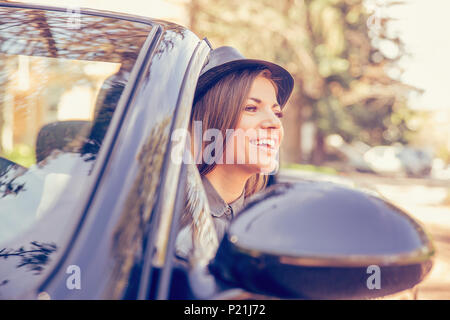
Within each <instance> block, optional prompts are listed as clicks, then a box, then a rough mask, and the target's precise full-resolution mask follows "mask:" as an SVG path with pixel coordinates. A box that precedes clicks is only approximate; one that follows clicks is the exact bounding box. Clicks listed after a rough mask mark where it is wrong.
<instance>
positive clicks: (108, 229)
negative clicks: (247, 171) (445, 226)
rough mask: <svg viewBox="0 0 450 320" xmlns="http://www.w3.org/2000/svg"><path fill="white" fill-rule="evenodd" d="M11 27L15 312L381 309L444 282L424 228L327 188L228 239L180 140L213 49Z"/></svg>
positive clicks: (4, 294) (57, 20)
mask: <svg viewBox="0 0 450 320" xmlns="http://www.w3.org/2000/svg"><path fill="white" fill-rule="evenodd" d="M0 22H1V27H0V81H1V85H0V133H1V144H0V156H1V157H0V298H1V299H265V298H300V299H323V298H330V299H347V298H372V297H379V296H385V295H389V294H392V293H395V292H399V291H402V290H406V289H410V288H412V287H414V286H415V285H416V284H417V283H419V282H420V281H422V279H423V278H424V276H425V275H426V274H428V273H429V271H430V269H431V266H432V257H433V253H434V249H433V246H432V244H431V242H430V240H429V239H428V237H427V235H426V233H425V232H424V231H423V230H422V228H421V227H420V226H419V225H418V224H417V223H416V222H415V221H414V220H412V219H411V218H410V217H409V216H408V215H407V214H405V213H404V212H402V211H401V210H399V209H397V208H396V207H394V206H392V205H391V204H389V203H387V202H385V201H384V200H382V199H379V198H377V197H375V196H373V195H371V194H369V193H365V192H362V191H358V190H354V189H349V188H345V187H341V186H338V185H334V184H331V183H325V182H313V181H302V182H298V183H275V184H274V185H272V186H271V187H269V188H268V189H267V190H266V191H264V192H262V193H260V194H258V195H257V196H256V197H255V198H254V199H253V200H252V201H251V202H250V203H249V204H248V206H247V207H246V208H245V209H244V210H243V211H242V213H240V215H239V216H238V218H237V219H235V221H233V223H232V224H231V227H230V229H229V230H228V232H227V234H226V235H225V237H224V239H223V240H222V241H219V239H218V238H217V235H216V233H215V229H214V224H213V222H212V217H211V216H210V215H209V213H208V212H209V211H208V203H207V198H206V196H205V194H204V190H203V187H202V184H201V181H200V178H199V174H198V171H197V169H196V167H195V164H193V163H190V162H189V161H181V159H182V158H183V156H184V153H183V152H184V150H185V149H186V148H185V143H186V136H185V135H183V134H175V133H176V132H177V133H180V132H184V131H185V129H186V128H187V126H188V122H189V115H190V112H191V108H192V101H193V96H194V91H195V88H196V83H197V78H198V76H199V74H200V71H201V69H202V67H203V65H204V64H205V63H206V61H207V59H208V54H209V52H210V51H211V50H212V49H211V45H210V44H209V43H208V41H207V40H206V39H205V40H200V39H199V38H198V37H197V36H196V35H195V34H193V33H192V32H191V31H189V30H187V29H186V28H184V27H181V26H179V25H176V24H173V23H169V22H164V21H159V20H152V19H149V18H143V17H137V16H130V15H122V14H117V13H110V12H101V11H89V10H81V11H80V12H78V11H74V10H66V9H65V8H51V7H43V6H35V5H25V4H18V3H15V4H11V3H1V4H0ZM184 160H186V159H184Z"/></svg>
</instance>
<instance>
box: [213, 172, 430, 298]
mask: <svg viewBox="0 0 450 320" xmlns="http://www.w3.org/2000/svg"><path fill="white" fill-rule="evenodd" d="M433 255H434V247H433V245H432V243H431V241H430V239H429V238H428V236H427V235H426V233H425V232H424V230H423V229H422V228H421V226H420V225H419V224H418V223H417V222H415V221H414V220H413V219H412V218H411V217H410V216H408V215H407V214H406V213H405V212H403V211H402V210H400V209H399V208H396V207H395V206H393V205H391V204H389V203H388V202H386V201H385V200H382V199H380V198H378V197H376V196H374V195H371V194H369V193H366V192H362V191H358V190H355V189H350V188H347V187H344V186H341V185H337V184H333V183H329V182H312V181H304V182H298V183H294V184H280V185H274V186H272V187H271V188H269V189H267V190H266V191H265V192H263V193H262V194H260V195H258V196H257V197H256V198H255V199H254V200H253V201H251V202H250V203H249V205H248V206H247V207H246V208H245V209H244V210H243V211H242V212H241V213H240V214H239V215H238V216H237V218H236V219H235V220H234V221H233V222H232V223H231V226H230V228H229V230H228V232H227V234H226V235H225V237H224V239H223V240H222V242H221V244H220V246H219V249H218V251H217V254H216V257H215V258H214V259H213V261H212V262H211V264H210V270H211V271H212V272H213V273H214V274H215V275H216V277H219V278H221V279H222V280H225V281H227V282H229V283H231V284H233V285H237V286H239V287H241V288H244V289H246V290H248V291H251V292H255V293H259V294H265V295H269V296H276V297H281V298H300V299H302V298H305V299H365V298H375V297H381V296H386V295H389V294H393V293H395V292H400V291H403V290H406V289H410V288H413V287H414V286H415V285H416V284H418V283H419V282H421V281H422V280H423V279H424V277H425V276H426V275H427V274H428V273H429V271H430V270H431V267H432V258H433Z"/></svg>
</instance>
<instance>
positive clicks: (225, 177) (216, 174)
mask: <svg viewBox="0 0 450 320" xmlns="http://www.w3.org/2000/svg"><path fill="white" fill-rule="evenodd" d="M234 169H235V168H233V166H227V165H216V167H215V168H214V169H213V170H212V171H211V172H209V173H207V174H206V178H207V179H208V180H209V182H210V183H211V184H212V185H213V187H214V189H216V191H217V193H218V194H219V195H220V196H221V197H222V199H223V200H224V201H225V202H226V203H231V202H233V201H234V200H236V199H238V198H239V197H240V196H241V195H242V192H243V191H244V188H245V183H246V182H247V180H248V178H250V177H251V174H249V173H247V172H243V171H241V170H234ZM231 171H232V172H231Z"/></svg>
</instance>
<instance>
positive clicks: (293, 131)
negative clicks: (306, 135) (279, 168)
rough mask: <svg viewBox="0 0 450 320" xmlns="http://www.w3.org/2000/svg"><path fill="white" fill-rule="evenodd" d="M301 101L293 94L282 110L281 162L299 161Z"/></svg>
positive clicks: (300, 157) (300, 156)
mask: <svg viewBox="0 0 450 320" xmlns="http://www.w3.org/2000/svg"><path fill="white" fill-rule="evenodd" d="M301 111H302V102H301V99H300V98H298V97H295V96H293V97H292V98H291V100H290V103H289V105H288V106H286V107H285V110H283V113H284V116H283V127H284V137H285V139H284V141H283V144H282V145H281V151H280V161H281V162H282V163H300V162H301V160H302V152H301V141H302V140H301V130H300V129H301V127H302V112H301Z"/></svg>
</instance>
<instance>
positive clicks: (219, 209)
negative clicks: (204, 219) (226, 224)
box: [202, 176, 245, 219]
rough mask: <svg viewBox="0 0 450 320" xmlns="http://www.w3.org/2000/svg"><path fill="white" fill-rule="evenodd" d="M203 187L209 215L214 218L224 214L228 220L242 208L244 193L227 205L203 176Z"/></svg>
mask: <svg viewBox="0 0 450 320" xmlns="http://www.w3.org/2000/svg"><path fill="white" fill-rule="evenodd" d="M202 182H203V187H204V188H205V192H206V196H207V197H208V204H209V208H210V210H211V215H212V216H214V217H222V216H223V215H224V214H225V215H226V216H227V218H228V217H229V218H230V219H231V218H232V217H233V215H236V213H237V212H238V211H239V210H240V209H241V208H242V207H243V206H244V200H245V192H244V191H243V192H242V194H241V195H240V196H239V198H237V199H236V200H234V201H233V202H231V203H230V204H227V203H226V202H225V201H224V200H223V199H222V197H221V196H220V195H219V194H218V193H217V191H216V189H215V188H214V187H213V185H212V184H211V182H209V180H208V178H206V177H205V176H203V177H202Z"/></svg>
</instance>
